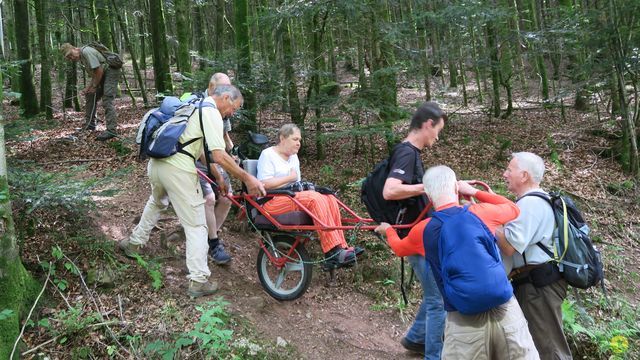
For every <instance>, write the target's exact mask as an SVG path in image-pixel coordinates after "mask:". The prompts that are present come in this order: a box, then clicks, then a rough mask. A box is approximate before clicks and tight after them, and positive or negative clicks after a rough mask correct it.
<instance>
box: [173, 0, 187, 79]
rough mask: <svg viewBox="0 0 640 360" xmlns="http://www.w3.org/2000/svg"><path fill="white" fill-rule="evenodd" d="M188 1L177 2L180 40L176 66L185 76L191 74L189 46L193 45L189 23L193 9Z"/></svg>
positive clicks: (176, 9)
mask: <svg viewBox="0 0 640 360" xmlns="http://www.w3.org/2000/svg"><path fill="white" fill-rule="evenodd" d="M189 3H190V1H188V0H175V1H174V6H175V11H176V35H177V38H178V51H177V52H176V64H177V66H178V71H179V72H181V73H183V74H190V73H191V58H190V57H189V44H190V43H191V39H190V38H189V37H190V34H191V23H190V22H189V21H188V17H189V13H190V11H191V8H190V6H189Z"/></svg>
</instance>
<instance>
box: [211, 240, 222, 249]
mask: <svg viewBox="0 0 640 360" xmlns="http://www.w3.org/2000/svg"><path fill="white" fill-rule="evenodd" d="M218 244H220V239H218V238H213V239H209V249H215V248H216V246H218Z"/></svg>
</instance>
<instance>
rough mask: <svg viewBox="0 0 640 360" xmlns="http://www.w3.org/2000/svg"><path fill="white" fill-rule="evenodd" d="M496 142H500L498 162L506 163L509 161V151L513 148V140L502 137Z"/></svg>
mask: <svg viewBox="0 0 640 360" xmlns="http://www.w3.org/2000/svg"><path fill="white" fill-rule="evenodd" d="M496 141H497V142H498V151H497V153H496V160H497V161H506V160H507V154H506V153H507V150H508V149H509V148H510V147H511V139H507V138H505V137H503V136H501V135H498V136H496Z"/></svg>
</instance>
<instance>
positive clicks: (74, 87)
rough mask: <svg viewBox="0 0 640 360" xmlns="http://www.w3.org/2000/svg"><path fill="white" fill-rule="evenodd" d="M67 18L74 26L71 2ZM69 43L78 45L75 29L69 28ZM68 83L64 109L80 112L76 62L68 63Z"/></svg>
mask: <svg viewBox="0 0 640 360" xmlns="http://www.w3.org/2000/svg"><path fill="white" fill-rule="evenodd" d="M67 18H68V19H69V22H70V23H71V24H73V7H72V6H71V0H69V1H67ZM67 42H68V43H70V44H76V39H75V35H74V33H73V28H72V27H71V26H67ZM66 63H67V65H66V70H67V71H66V75H65V78H66V81H65V87H64V102H63V106H64V108H65V109H66V108H70V107H73V109H74V110H75V111H80V100H79V99H78V71H77V68H78V63H77V62H75V61H67V62H66Z"/></svg>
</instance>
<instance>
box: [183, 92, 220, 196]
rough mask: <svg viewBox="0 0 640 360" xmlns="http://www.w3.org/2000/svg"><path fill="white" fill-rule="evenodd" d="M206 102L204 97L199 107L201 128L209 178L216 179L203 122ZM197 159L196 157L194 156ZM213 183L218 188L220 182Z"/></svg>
mask: <svg viewBox="0 0 640 360" xmlns="http://www.w3.org/2000/svg"><path fill="white" fill-rule="evenodd" d="M203 102H204V97H203V98H202V99H201V100H200V106H199V107H198V117H200V129H201V130H202V141H203V144H204V158H205V160H206V162H207V175H208V176H209V178H211V179H213V180H215V178H214V176H213V174H211V163H212V162H213V161H211V153H210V152H209V146H208V145H207V137H206V136H205V134H204V125H203V123H202V103H203ZM190 141H191V140H190ZM194 161H195V158H194ZM211 185H212V186H213V187H214V188H215V189H216V190H217V189H218V184H217V183H216V182H213V183H211Z"/></svg>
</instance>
